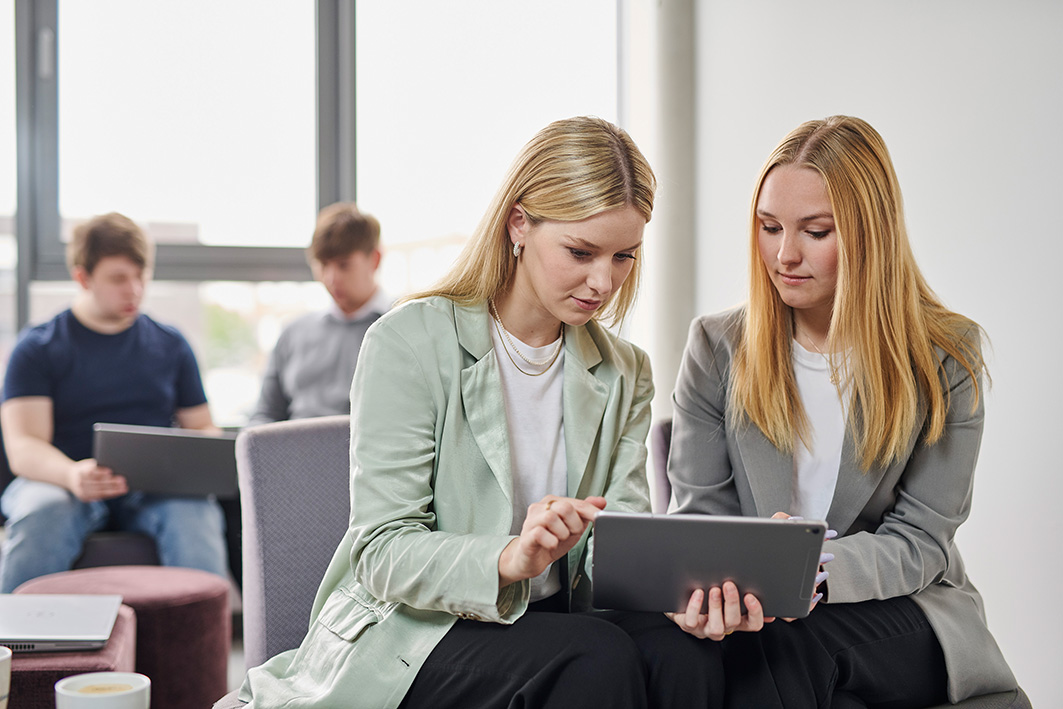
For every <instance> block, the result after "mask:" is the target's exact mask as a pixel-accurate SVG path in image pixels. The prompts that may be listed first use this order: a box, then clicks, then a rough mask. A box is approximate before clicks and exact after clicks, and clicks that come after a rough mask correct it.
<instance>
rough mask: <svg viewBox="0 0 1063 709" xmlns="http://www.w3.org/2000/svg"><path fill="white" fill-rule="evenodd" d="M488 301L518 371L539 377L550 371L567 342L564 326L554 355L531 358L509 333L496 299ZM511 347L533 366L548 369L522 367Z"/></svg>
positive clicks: (508, 354) (497, 328) (509, 355)
mask: <svg viewBox="0 0 1063 709" xmlns="http://www.w3.org/2000/svg"><path fill="white" fill-rule="evenodd" d="M487 302H488V304H489V305H490V306H491V317H492V318H493V319H494V322H495V331H496V332H498V333H499V334H500V335H502V337H504V338H505V340H506V342H508V343H509V347H503V348H502V349H503V350H505V352H506V356H507V357H509V361H510V362H512V363H513V366H514V367H516V368H517V371H518V372H520V373H521V374H526V375H528V376H529V377H538V376H541V375H543V374H546V372H547V371H549V369H550V367H551V365H553V363H554V362H555V361H556V360H557V356H558V355H559V354H561V345H563V344H564V342H565V330H564V328H562V329H561V337H559V338H557V344H556V345H555V346H554V353H553V354H552V355H550V356H549V357H547V358H546V359H544V360H542V361H538V360H534V359H530V358H529V357H528V356H527V355H525V354H524V353H523V352H521V351H520V349H519V348H518V347H517V344H516V343H515V342H514V341H513V337H512V336H511V335H510V334H509V330H507V329H506V326H505V325H504V324H503V323H502V318H501V317H499V315H498V310H497V309H496V308H495V299H494V298H490V299H488V301H487ZM510 347H512V348H513V351H514V352H516V353H517V356H518V357H520V358H521V359H522V360H524V361H525V362H527V363H528V364H530V365H532V366H533V367H545V368H546V369H544V370H543V371H541V372H528V371H526V370H523V369H521V368H520V365H519V364H517V361H516V360H515V359H513V355H511V354H510V353H509V348H510Z"/></svg>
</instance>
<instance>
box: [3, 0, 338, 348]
mask: <svg viewBox="0 0 1063 709" xmlns="http://www.w3.org/2000/svg"><path fill="white" fill-rule="evenodd" d="M59 1H60V0H15V72H16V79H15V101H16V109H15V110H16V133H17V137H16V140H17V162H18V165H17V178H16V179H17V187H16V201H17V214H16V217H15V233H16V239H17V245H18V267H17V271H16V293H15V296H16V297H15V302H16V310H17V312H16V322H17V328H18V329H22V328H23V327H24V326H25V325H26V324H27V322H28V319H29V297H30V296H29V291H30V284H31V283H33V282H35V281H63V280H67V279H69V278H70V274H69V272H68V270H67V266H66V256H65V246H64V244H63V243H62V241H61V240H60V233H61V221H60V211H59V84H58V80H59V76H58V61H57V59H58V55H57V47H58V40H59V28H58V15H59ZM315 22H316V40H317V42H316V44H317V206H318V208H319V209H320V208H321V207H324V206H326V205H328V204H331V203H333V202H337V201H340V200H355V199H356V195H357V193H356V180H355V165H356V159H355V158H356V156H355V153H354V149H355V145H356V142H355V124H354V119H355V85H354V77H355V76H356V72H355V64H354V63H355V51H354V37H355V33H354V22H355V0H317V1H316V14H315ZM154 277H155V278H156V279H157V280H173V281H217V280H224V281H306V280H310V279H311V277H312V276H311V273H310V269H309V266H308V265H307V263H306V256H305V252H304V250H303V249H301V248H295V247H269V246H247V247H245V246H209V245H204V244H158V245H157V247H156V265H155V272H154Z"/></svg>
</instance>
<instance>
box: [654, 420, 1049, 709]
mask: <svg viewBox="0 0 1063 709" xmlns="http://www.w3.org/2000/svg"><path fill="white" fill-rule="evenodd" d="M671 443H672V420H671V419H664V420H663V421H658V422H657V423H655V424H653V428H652V429H651V431H650V448H651V449H652V454H653V463H654V468H655V470H654V481H653V482H654V490H655V491H656V493H657V501H658V504H656V505H654V512H659V513H663V512H665V511H667V509H668V501H669V500H670V499H671V496H672V485H671V483H670V482H669V480H668V450H669V447H670V446H671ZM662 499H663V500H664V503H663V506H661V505H660V501H661V500H662ZM1031 706H1032V705H1031V704H1030V699H1029V698H1028V697H1027V696H1026V693H1025V692H1023V691H1022V687H1016V688H1015V689H1012V690H1009V691H1007V692H998V693H996V694H985V695H982V696H980V697H971V698H970V699H965V700H963V701H962V702H960V703H959V704H946V705H944V706H942V707H934V708H933V709H948V708H951V709H1030V707H1031Z"/></svg>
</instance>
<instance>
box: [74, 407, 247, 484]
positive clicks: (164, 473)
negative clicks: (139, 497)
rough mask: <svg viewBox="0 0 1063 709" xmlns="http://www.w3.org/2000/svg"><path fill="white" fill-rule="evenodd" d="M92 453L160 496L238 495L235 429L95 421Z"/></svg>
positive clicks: (99, 461) (116, 470) (129, 480)
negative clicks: (207, 430) (207, 429)
mask: <svg viewBox="0 0 1063 709" xmlns="http://www.w3.org/2000/svg"><path fill="white" fill-rule="evenodd" d="M93 457H94V458H96V462H97V463H99V464H100V465H102V466H104V467H107V468H111V469H112V470H114V472H115V473H116V474H118V475H122V476H124V477H125V479H126V480H127V481H128V482H129V489H130V490H141V491H143V492H148V493H153V494H157V495H189V496H196V497H204V496H207V495H216V496H217V497H221V498H231V497H236V496H237V487H238V485H237V478H236V434H235V433H228V432H222V433H208V432H206V431H194V430H190V429H186V428H166V427H163V426H129V425H125V424H117V423H97V424H94V425H93Z"/></svg>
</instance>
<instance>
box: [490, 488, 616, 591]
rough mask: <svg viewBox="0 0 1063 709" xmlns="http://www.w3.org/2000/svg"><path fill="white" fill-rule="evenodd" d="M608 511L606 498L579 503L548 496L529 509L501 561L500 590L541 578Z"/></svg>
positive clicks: (592, 498)
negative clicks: (595, 520)
mask: <svg viewBox="0 0 1063 709" xmlns="http://www.w3.org/2000/svg"><path fill="white" fill-rule="evenodd" d="M603 509H605V498H604V497H588V498H587V499H585V500H577V499H575V498H572V497H557V496H555V495H547V496H546V497H544V498H543V499H542V500H541V501H539V502H536V503H534V504H532V505H531V506H529V507H528V516H527V517H525V519H524V526H523V527H522V528H521V532H520V536H519V537H517V538H516V539H514V540H512V541H511V542H510V543H509V544H507V545H506V548H505V549H503V550H502V554H501V556H499V558H498V583H499V588H501V587H503V586H507V585H509V584H511V583H515V582H517V581H522V580H524V579H530V578H534V577H536V576H538V575H539V574H541V573H542V572H543V571H545V570H546V567H548V566H549V565H550V564H552V563H553V562H555V561H557V560H558V559H560V558H561V557H563V556H564V555H565V554H567V553H568V552H569V550H570V549H572V547H574V546H576V543H577V542H578V541H579V540H580V538H581V537H582V536H583V533H584V532H585V531H586V530H587V527H588V525H590V523H591V522H593V521H594V519H595V518H596V517H597V516H598V512H599V511H601V510H603Z"/></svg>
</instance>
